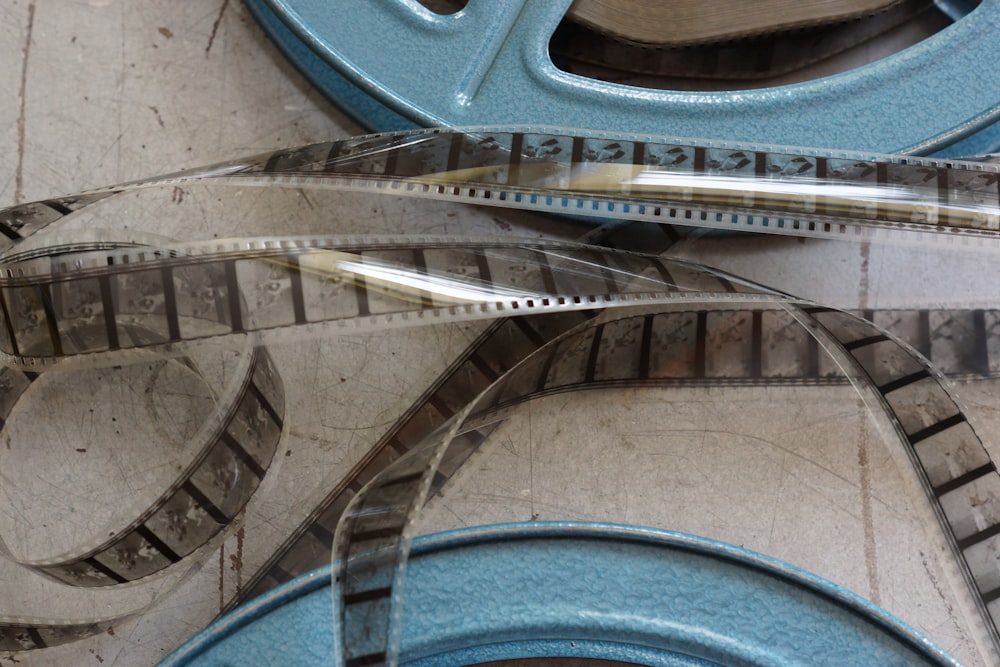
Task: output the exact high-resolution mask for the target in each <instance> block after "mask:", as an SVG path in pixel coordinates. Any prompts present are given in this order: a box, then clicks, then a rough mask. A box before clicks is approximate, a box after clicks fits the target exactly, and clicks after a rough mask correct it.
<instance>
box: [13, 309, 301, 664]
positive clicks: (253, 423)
mask: <svg viewBox="0 0 1000 667" xmlns="http://www.w3.org/2000/svg"><path fill="white" fill-rule="evenodd" d="M123 331H124V333H125V335H127V336H128V337H129V338H130V340H133V341H134V342H136V343H141V341H143V340H144V339H148V337H149V332H148V331H146V330H143V329H142V328H140V327H135V326H126V327H125V328H124V330H123ZM228 356H229V357H232V356H233V355H231V354H230V355H228ZM160 363H161V364H175V365H178V366H183V367H184V369H186V370H187V371H188V373H187V374H188V375H194V376H197V377H198V378H200V379H202V380H205V381H207V380H208V378H209V377H211V378H212V379H213V380H215V381H216V382H214V383H211V384H215V385H221V386H210V387H209V390H210V392H211V393H212V394H214V395H215V397H216V399H215V402H216V403H217V405H216V406H215V407H214V408H213V409H209V410H208V411H207V415H206V416H205V419H204V421H203V423H202V424H201V426H200V428H199V429H198V430H197V432H196V433H195V434H194V436H193V438H192V440H193V442H194V444H195V445H196V447H195V448H194V452H193V456H191V457H190V460H189V461H188V462H187V463H186V465H177V466H176V467H177V468H178V469H179V472H178V473H176V475H175V476H174V477H173V478H172V479H170V480H169V481H168V482H167V483H166V484H165V489H164V490H163V491H162V492H161V493H160V494H159V495H158V497H156V498H155V499H154V500H153V501H152V502H150V503H149V505H148V507H146V508H145V509H141V508H140V509H139V511H137V512H136V516H135V518H134V519H133V520H131V521H130V522H128V523H127V524H126V525H124V526H119V525H112V528H113V530H111V531H110V532H108V533H105V534H106V535H110V537H105V538H97V539H96V540H92V541H91V542H90V543H89V544H84V545H82V546H79V547H77V548H76V549H74V550H72V551H70V552H68V553H62V554H60V555H58V556H51V557H47V558H41V559H39V558H35V559H31V560H25V559H20V558H16V557H15V556H14V555H13V554H12V553H11V550H10V549H6V554H5V555H6V556H7V557H8V558H12V559H13V560H15V561H16V562H18V563H19V564H20V565H21V566H23V567H25V568H27V569H29V570H31V571H32V572H35V573H38V574H41V575H43V576H45V577H48V578H50V579H53V580H55V581H58V582H59V583H61V584H64V585H67V586H71V587H79V588H95V587H109V586H118V585H125V584H135V583H138V582H140V581H143V580H145V579H146V578H148V577H152V576H153V575H156V574H158V573H160V572H161V571H163V570H165V569H166V568H168V567H170V566H172V565H174V564H178V563H181V562H182V561H183V562H185V563H188V564H193V562H196V561H197V556H196V555H195V554H196V552H199V550H200V551H204V549H203V547H204V546H205V545H207V544H209V543H211V541H212V540H213V538H215V537H216V536H217V535H219V534H220V533H221V532H222V531H224V530H225V529H226V528H227V527H229V526H230V525H231V524H232V523H233V521H234V520H235V519H236V517H237V516H238V515H239V513H240V511H241V510H242V508H243V507H244V505H245V504H246V503H247V501H248V500H249V499H250V497H251V496H252V495H253V493H254V492H255V491H256V489H257V487H258V486H259V484H260V482H261V480H262V479H263V478H264V475H265V474H266V472H267V470H268V468H269V467H270V465H271V463H272V459H273V456H274V453H275V449H276V447H277V444H278V439H279V437H280V434H281V430H282V426H283V424H282V420H283V414H284V391H283V387H282V383H281V379H280V377H279V376H278V374H277V371H276V369H275V367H274V364H273V361H272V360H271V358H270V356H269V354H268V353H267V351H266V350H265V349H263V348H254V347H253V346H246V347H245V348H244V349H243V350H240V351H238V352H237V355H236V360H235V362H234V361H233V359H232V358H230V359H229V360H228V364H224V366H228V370H227V371H226V372H224V373H223V372H222V371H221V370H220V369H216V370H217V371H218V372H215V373H206V372H203V371H204V367H205V364H206V361H205V359H204V358H203V356H202V355H197V354H196V355H194V356H193V357H182V358H179V359H176V360H164V361H162V362H160ZM150 369H151V370H152V369H153V366H152V365H151V366H150ZM156 371H157V372H161V370H160V369H156ZM77 372H80V371H77ZM65 377H66V376H65V374H64V373H61V372H60V373H58V374H57V375H56V376H55V378H54V379H53V382H57V383H58V382H63V383H65V382H66V379H65ZM47 379H48V376H43V375H40V374H38V373H32V372H26V371H22V370H17V369H13V368H9V367H7V368H4V369H3V370H2V371H0V386H2V387H3V389H4V391H3V404H2V407H3V421H4V424H5V425H6V423H7V422H8V420H9V419H10V417H11V413H12V412H13V411H14V410H15V408H16V406H17V404H18V402H20V401H21V400H23V399H24V398H25V394H26V393H27V392H29V391H30V390H31V389H32V388H33V385H36V384H38V383H40V382H43V381H45V380H47ZM95 379H97V380H98V381H100V380H99V378H95ZM181 390H185V391H186V390H188V387H186V386H182V387H181ZM35 409H38V408H37V406H36V408H35ZM92 411H93V410H91V412H92ZM203 412H204V411H203ZM195 416H197V415H191V417H192V418H193V417H195ZM22 418H26V417H22ZM9 437H10V436H9V434H8V438H9ZM8 442H9V441H8ZM91 447H92V445H91ZM6 449H7V451H6V452H5V456H4V459H5V470H6V472H7V473H8V474H12V473H13V468H14V466H12V465H11V463H12V461H14V460H16V459H17V458H18V457H25V456H30V454H26V453H25V451H24V449H23V448H20V447H17V446H14V447H11V446H10V444H8V446H7V448H6ZM76 451H77V452H82V453H86V452H87V448H80V449H77V450H76ZM101 463H102V465H109V464H108V462H107V461H103V460H102V462H101ZM170 467H171V468H173V467H174V466H170ZM36 474H37V473H36ZM130 500H131V502H135V499H134V498H132V499H128V498H126V499H125V502H129V501H130ZM33 530H38V529H37V528H33ZM191 556H194V558H193V559H192V558H189V557H191ZM117 620H120V619H117V618H111V619H106V620H105V621H102V622H96V623H90V622H88V623H79V622H71V621H56V620H54V619H49V620H46V621H38V620H34V619H27V618H22V617H5V618H0V651H3V652H6V651H23V650H31V649H37V648H46V647H50V646H57V645H59V644H62V643H66V642H70V641H74V640H76V639H79V638H82V637H84V636H88V635H90V634H94V633H97V632H103V631H106V629H107V628H108V627H109V626H110V625H111V624H112V623H113V622H116V621H117Z"/></svg>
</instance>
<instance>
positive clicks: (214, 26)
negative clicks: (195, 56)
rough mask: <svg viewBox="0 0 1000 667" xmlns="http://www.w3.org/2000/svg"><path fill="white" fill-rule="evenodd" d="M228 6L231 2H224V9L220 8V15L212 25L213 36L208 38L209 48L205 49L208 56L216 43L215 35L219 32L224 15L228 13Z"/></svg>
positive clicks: (224, 0) (225, 0)
mask: <svg viewBox="0 0 1000 667" xmlns="http://www.w3.org/2000/svg"><path fill="white" fill-rule="evenodd" d="M228 6H229V0H222V7H220V8H219V15H218V16H216V17H215V23H213V24H212V34H211V35H209V36H208V46H206V47H205V53H206V54H208V52H209V51H211V50H212V44H213V43H214V42H215V34H216V33H217V32H219V24H220V23H222V15H223V14H225V13H226V7H228Z"/></svg>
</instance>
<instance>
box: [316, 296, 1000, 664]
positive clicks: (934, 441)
mask: <svg viewBox="0 0 1000 667" xmlns="http://www.w3.org/2000/svg"><path fill="white" fill-rule="evenodd" d="M682 308H683V307H682V306H680V307H678V308H677V309H667V310H664V309H662V308H660V307H657V308H650V309H646V311H647V312H644V313H642V314H640V315H631V316H622V315H618V314H617V313H613V314H605V315H604V316H601V317H598V318H597V319H596V320H593V321H589V322H585V323H583V324H581V325H579V326H577V327H576V328H575V329H574V330H572V331H570V332H569V333H567V334H565V335H563V336H561V337H559V338H557V339H555V340H553V341H552V342H550V343H548V344H546V345H545V346H543V347H542V348H540V349H539V350H538V351H537V352H535V353H534V354H532V355H530V356H529V357H528V358H527V360H526V361H525V362H524V363H521V364H520V365H518V366H516V367H515V368H514V369H513V370H512V371H511V372H509V373H507V374H506V375H504V376H503V377H502V378H501V379H499V380H498V381H496V382H494V383H492V384H491V385H489V388H488V389H486V390H485V391H484V392H482V393H481V394H480V396H479V398H478V399H477V400H476V401H475V402H474V404H470V405H466V407H465V409H464V410H462V411H460V412H455V413H454V416H453V417H452V419H451V420H450V421H449V422H448V423H447V424H445V425H440V426H438V428H437V430H435V431H432V432H431V433H430V434H429V435H428V436H427V438H426V440H425V441H424V442H423V443H422V444H420V445H418V446H416V447H414V448H413V449H411V450H410V451H409V452H408V453H407V454H406V455H404V456H402V457H401V458H400V459H399V462H398V463H394V464H393V465H392V466H390V467H389V468H388V469H386V470H384V471H383V472H382V473H381V474H379V475H378V476H376V477H375V478H374V480H373V481H372V482H371V483H370V484H369V485H368V486H367V487H366V488H365V490H363V491H361V493H360V495H358V496H355V497H354V498H352V499H351V501H350V503H349V504H347V507H346V510H345V513H346V516H345V518H344V520H343V521H342V522H341V524H340V528H339V530H340V531H342V532H341V533H338V540H337V543H336V544H337V548H338V551H337V553H336V555H335V559H334V562H335V567H339V570H338V575H337V576H338V579H337V582H338V586H339V587H340V590H339V591H338V592H339V597H336V598H335V599H336V601H337V602H339V604H340V605H341V610H340V611H341V613H342V614H343V615H342V617H341V618H342V621H341V622H342V625H341V628H342V631H343V633H344V634H343V636H342V637H341V644H340V646H341V647H342V648H343V650H344V651H345V656H344V660H345V664H380V663H386V664H393V663H394V662H395V661H396V660H397V659H398V658H399V657H400V656H399V655H398V653H397V652H398V646H394V645H393V642H394V641H396V640H397V639H398V631H399V629H398V628H397V627H395V626H394V623H395V622H396V620H397V617H396V615H395V612H396V611H398V608H397V607H396V605H398V604H399V603H400V599H399V597H398V595H399V590H398V589H399V582H400V581H401V580H402V578H403V573H402V571H403V569H404V568H405V557H406V549H407V544H406V541H407V540H408V539H409V538H410V537H412V535H411V531H412V521H413V517H414V515H415V513H416V509H417V508H418V507H419V506H420V505H421V504H422V502H423V501H425V500H426V499H427V498H428V497H429V496H430V494H432V493H433V492H434V491H435V490H437V489H440V488H441V487H442V486H444V484H445V483H447V481H448V480H449V479H450V478H451V476H453V475H454V474H455V473H456V471H458V470H459V469H460V468H461V465H462V463H464V461H465V460H467V459H468V458H469V456H471V455H472V454H473V453H475V451H476V450H477V448H478V447H479V446H480V445H481V444H482V443H483V442H484V440H485V439H486V438H487V437H488V435H489V433H490V431H491V429H492V428H493V427H495V426H496V425H497V423H498V422H500V421H502V420H503V418H504V414H505V411H507V410H509V409H510V408H511V407H513V406H516V405H517V404H519V403H522V402H524V401H527V400H530V399H532V398H536V397H538V396H542V395H546V394H551V393H563V392H569V391H579V390H582V389H599V388H606V387H609V386H613V387H622V386H660V385H663V384H665V383H667V384H673V383H676V384H681V385H685V384H698V383H706V384H726V383H729V382H734V383H740V382H746V381H751V382H755V383H762V384H767V383H775V384H780V383H798V382H808V383H822V382H841V383H846V382H847V378H845V377H844V376H843V375H842V374H841V370H840V368H839V367H838V366H837V364H836V361H835V359H833V358H828V357H824V356H822V355H820V354H819V350H820V349H821V346H825V345H826V344H828V343H829V342H830V341H833V342H834V343H835V345H836V346H837V348H838V350H839V352H840V353H841V354H840V355H838V356H842V357H843V358H844V359H850V360H851V362H852V365H853V370H854V371H856V372H857V373H858V377H860V378H862V379H863V382H864V383H865V389H866V390H870V391H872V392H874V394H875V395H876V396H878V397H879V398H880V400H881V407H882V409H883V410H884V411H885V414H886V415H887V417H888V419H889V420H890V421H891V422H892V424H893V425H894V426H895V427H896V428H897V429H898V432H899V434H900V436H901V442H902V443H904V444H905V445H906V446H907V452H908V454H909V455H910V457H911V459H912V461H913V463H914V467H915V469H916V470H917V471H919V473H920V475H921V477H922V479H923V480H924V481H925V483H926V485H927V490H928V495H929V497H930V498H931V499H932V502H933V503H934V505H935V510H936V512H937V514H938V516H939V518H940V519H941V524H942V527H943V528H944V530H945V531H946V534H947V536H948V538H949V541H950V543H951V546H952V548H953V550H954V553H955V554H956V555H958V556H959V558H960V560H959V561H958V562H959V563H960V564H961V566H962V569H963V574H964V576H965V577H966V578H967V580H968V581H969V583H971V584H972V586H973V590H975V591H976V596H977V603H978V605H979V607H980V611H981V612H982V614H983V618H984V619H985V620H986V622H987V623H988V632H989V633H990V634H991V635H992V636H993V638H994V641H995V638H996V627H995V624H996V621H997V618H998V617H1000V607H998V606H997V601H998V599H1000V595H998V593H1000V591H998V589H997V583H998V576H1000V574H998V571H997V570H996V567H995V562H996V554H997V553H998V549H1000V545H998V544H997V543H996V541H995V539H996V536H997V534H998V533H1000V528H998V527H997V518H998V517H997V515H996V513H995V509H996V508H995V507H994V506H993V505H992V503H991V501H988V500H987V501H985V502H984V500H983V499H984V498H992V497H993V495H992V494H991V493H990V491H989V489H990V488H992V487H993V485H995V484H997V483H1000V476H998V475H997V471H996V467H995V465H994V464H993V462H992V461H991V460H990V457H989V455H988V453H987V451H986V449H985V447H984V446H983V445H982V442H981V441H980V440H979V438H978V436H977V435H976V434H975V432H974V431H973V429H972V427H971V425H970V424H969V423H968V421H967V419H966V418H965V415H964V414H963V413H962V411H961V409H960V408H959V407H958V405H957V404H956V403H955V402H954V400H953V399H952V397H951V395H950V394H949V393H948V391H947V390H946V389H945V387H944V386H943V384H942V382H941V380H942V378H941V376H940V375H938V372H937V371H936V370H934V369H933V367H931V366H929V365H928V364H927V363H926V362H925V361H923V360H922V359H920V358H919V357H917V356H915V355H913V354H912V352H911V350H910V349H909V348H908V347H907V346H905V345H901V344H900V343H899V342H897V340H896V339H895V338H894V337H892V336H891V335H889V334H887V333H886V332H885V331H884V330H882V329H880V328H878V327H876V326H875V325H874V324H872V323H871V322H869V321H867V320H864V319H863V318H860V317H858V316H856V315H852V314H849V313H845V312H841V311H835V310H830V309H823V308H813V307H808V306H807V307H805V308H800V307H798V306H795V305H786V306H784V307H776V308H771V307H767V306H764V307H760V306H758V307H756V308H754V307H751V308H741V309H729V308H727V307H725V306H723V307H720V308H709V309H702V310H695V311H690V310H683V309H682ZM912 314H913V315H915V316H916V317H917V318H921V317H924V316H925V315H929V314H928V313H926V311H925V312H924V313H920V312H919V311H918V312H916V313H912ZM897 315H898V314H897ZM973 317H975V315H974V316H973ZM803 319H807V320H808V325H807V326H801V323H802V320H803ZM817 329H818V330H820V331H821V334H819V335H818V336H817V335H815V334H813V333H812V332H813V331H815V330H817ZM739 330H743V331H742V333H741V334H740V335H734V332H735V331H739ZM790 349H796V350H797V352H796V353H794V354H789V350H790ZM823 349H826V348H825V347H823ZM790 359H794V360H795V362H794V363H791V364H790V363H789V360H790ZM456 375H457V374H456ZM852 375H853V374H852ZM341 502H342V501H341ZM334 506H335V505H331V509H332V508H333V507H334ZM341 506H343V505H341Z"/></svg>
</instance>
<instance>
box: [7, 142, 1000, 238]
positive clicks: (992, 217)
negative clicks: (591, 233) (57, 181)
mask: <svg viewBox="0 0 1000 667" xmlns="http://www.w3.org/2000/svg"><path fill="white" fill-rule="evenodd" d="M205 179H212V180H213V181H214V182H227V181H231V182H236V183H239V184H241V185H251V184H260V185H272V184H276V183H282V184H286V185H292V186H294V187H324V188H341V189H351V190H363V191H372V192H376V191H380V190H385V191H387V192H389V193H390V194H393V195H407V196H414V197H427V198H434V199H443V200H446V201H456V202H466V203H475V204H485V205H493V206H502V207H509V208H519V209H526V210H536V211H543V212H549V213H558V214H562V215H572V216H579V217H597V218H602V219H620V220H641V221H649V222H656V223H664V224H672V225H684V226H694V227H701V228H708V229H720V230H727V231H749V232H763V233H770V234H782V235H793V236H806V237H816V238H833V239H840V240H851V239H855V240H860V239H873V240H885V241H892V242H894V243H922V244H934V243H941V242H944V243H949V244H951V245H955V246H958V247H961V248H962V249H968V250H975V249H978V248H984V249H987V250H989V249H992V248H994V246H995V238H996V232H997V229H1000V218H998V214H997V209H998V201H1000V166H997V165H996V164H995V163H993V162H989V161H976V160H953V159H934V158H919V157H911V156H888V155H873V154H862V153H851V152H840V151H830V150H820V149H812V150H810V149H801V148H792V147H780V146H761V145H749V144H748V145H741V144H737V143H731V142H713V141H707V140H691V139H672V138H665V137H652V136H635V135H611V134H607V135H600V134H595V133H589V132H575V133H566V131H564V130H559V129H556V128H525V129H524V131H518V130H516V129H514V130H512V129H511V128H509V127H508V128H479V129H475V130H465V131H463V130H442V129H432V130H416V131H412V132H408V133H387V134H381V135H371V136H367V137H360V138H356V139H349V140H344V141H335V142H326V143H321V144H315V145H312V146H306V147H301V148H297V149H293V150H289V151H282V152H277V153H271V154H266V155H261V156H256V157H253V158H249V159H246V160H238V161H234V162H229V163H223V164H219V165H214V166H211V167H207V168H205V169H200V170H193V171H190V172H184V173H179V174H172V175H169V176H165V177H162V178H158V179H151V180H147V181H140V182H136V183H130V184H124V185H121V186H117V187H115V188H111V189H106V190H96V191H92V192H88V193H83V194H80V195H76V196H72V197H63V198H56V199H51V200H46V201H42V202H33V203H30V204H24V205H20V206H15V207H12V208H9V209H6V210H5V211H3V213H2V217H0V234H2V236H3V237H5V238H6V239H7V240H8V241H9V242H10V244H11V245H13V244H14V243H15V242H17V241H18V240H20V239H22V238H25V237H28V236H30V235H32V234H34V233H35V232H37V231H39V230H41V229H43V228H45V227H46V226H47V225H49V224H51V223H52V222H55V221H56V220H59V219H61V218H62V217H63V216H65V215H68V214H71V213H73V212H74V211H79V210H81V209H82V208H84V207H87V206H90V205H93V204H95V203H97V202H100V201H103V200H106V199H108V198H109V197H113V196H115V195H119V194H123V193H127V192H130V191H133V190H135V189H140V188H149V187H164V186H179V185H183V184H184V183H189V182H197V181H204V180H205ZM902 231H905V232H907V233H905V234H901V233H899V232H902ZM938 237H942V238H938Z"/></svg>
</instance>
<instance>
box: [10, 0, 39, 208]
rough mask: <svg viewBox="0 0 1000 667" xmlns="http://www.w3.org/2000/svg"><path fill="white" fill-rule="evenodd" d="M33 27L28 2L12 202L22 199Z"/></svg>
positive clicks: (18, 202)
mask: <svg viewBox="0 0 1000 667" xmlns="http://www.w3.org/2000/svg"><path fill="white" fill-rule="evenodd" d="M34 27H35V3H34V0H32V2H30V3H28V29H27V31H26V32H27V35H26V36H25V39H24V47H22V49H21V83H20V87H19V88H18V92H17V99H18V109H17V170H16V171H15V172H14V203H15V204H20V203H21V202H23V201H24V120H25V115H24V114H25V106H26V97H27V96H26V94H25V93H26V92H27V88H28V51H29V50H30V49H31V32H32V30H33V29H34Z"/></svg>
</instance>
